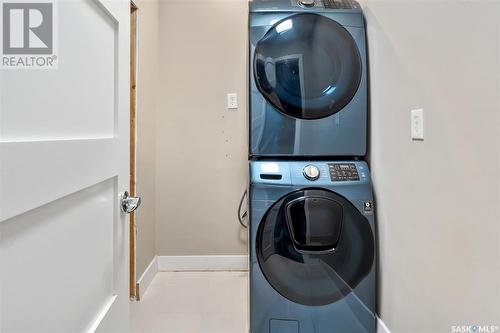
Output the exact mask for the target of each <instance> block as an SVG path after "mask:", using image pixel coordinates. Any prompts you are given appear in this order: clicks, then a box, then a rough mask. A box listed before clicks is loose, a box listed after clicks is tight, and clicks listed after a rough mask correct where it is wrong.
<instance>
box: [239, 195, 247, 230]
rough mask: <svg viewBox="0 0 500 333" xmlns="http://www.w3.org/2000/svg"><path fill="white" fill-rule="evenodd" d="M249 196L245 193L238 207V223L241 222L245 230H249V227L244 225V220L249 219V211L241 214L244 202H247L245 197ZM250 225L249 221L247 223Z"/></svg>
mask: <svg viewBox="0 0 500 333" xmlns="http://www.w3.org/2000/svg"><path fill="white" fill-rule="evenodd" d="M246 196H247V190H245V192H243V195H242V196H241V200H240V204H239V206H238V221H239V222H240V224H241V226H242V227H243V228H248V225H247V224H245V223H243V220H244V219H246V218H247V217H248V209H247V210H245V211H244V212H243V214H241V209H242V208H243V201H244V200H245V197H246ZM247 223H248V221H247Z"/></svg>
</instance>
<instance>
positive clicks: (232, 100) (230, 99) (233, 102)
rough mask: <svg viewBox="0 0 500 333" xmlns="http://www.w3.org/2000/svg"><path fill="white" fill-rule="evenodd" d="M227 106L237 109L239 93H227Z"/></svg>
mask: <svg viewBox="0 0 500 333" xmlns="http://www.w3.org/2000/svg"><path fill="white" fill-rule="evenodd" d="M227 108H228V109H232V110H234V109H237V108H238V95H237V94H234V93H233V94H227Z"/></svg>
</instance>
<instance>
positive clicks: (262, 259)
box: [249, 161, 376, 333]
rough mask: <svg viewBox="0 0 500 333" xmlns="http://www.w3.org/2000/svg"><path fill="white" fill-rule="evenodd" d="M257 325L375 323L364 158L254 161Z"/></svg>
mask: <svg viewBox="0 0 500 333" xmlns="http://www.w3.org/2000/svg"><path fill="white" fill-rule="evenodd" d="M249 199H250V201H249V209H250V210H249V212H250V224H249V244H250V245H249V247H250V249H249V253H250V267H249V269H250V332H251V333H350V332H352V333H359V332H369V333H374V332H375V331H376V317H375V300H376V293H375V290H376V289H375V288H376V287H375V262H376V252H375V219H374V208H373V196H372V188H371V181H370V174H369V171H368V167H367V165H366V163H365V162H362V161H342V162H338V161H332V162H304V161H300V162H298V161H294V162H288V161H253V162H250V191H249Z"/></svg>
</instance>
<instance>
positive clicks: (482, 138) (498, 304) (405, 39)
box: [365, 1, 500, 333]
mask: <svg viewBox="0 0 500 333" xmlns="http://www.w3.org/2000/svg"><path fill="white" fill-rule="evenodd" d="M365 7H366V8H365V10H366V14H365V15H366V20H367V24H368V41H369V52H370V73H371V131H372V132H371V167H372V173H373V177H374V183H375V184H374V185H375V193H376V199H377V205H378V225H379V241H380V278H381V281H380V302H379V303H380V304H379V311H380V315H381V317H382V319H383V320H384V321H385V322H386V324H387V325H388V326H389V329H391V331H392V332H412V333H413V332H451V326H452V325H470V324H473V323H476V324H478V325H500V246H499V236H500V210H499V208H500V172H499V170H500V162H499V159H500V149H499V145H500V97H499V96H500V2H493V1H468V2H467V1H365ZM412 108H423V109H424V118H425V141H423V142H412V141H411V140H410V109H412Z"/></svg>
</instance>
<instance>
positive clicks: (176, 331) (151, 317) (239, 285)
mask: <svg viewBox="0 0 500 333" xmlns="http://www.w3.org/2000/svg"><path fill="white" fill-rule="evenodd" d="M247 283H248V273H247V272H159V273H158V274H157V275H156V276H155V278H154V280H153V281H152V282H151V285H150V286H149V288H148V290H147V291H146V293H145V294H144V296H143V298H142V300H141V301H140V302H133V303H131V310H130V312H131V314H130V318H131V319H130V320H131V322H130V328H131V332H132V333H245V332H248V329H247V317H248V315H247V309H248V305H247V303H248V302H247V300H248V295H247Z"/></svg>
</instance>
